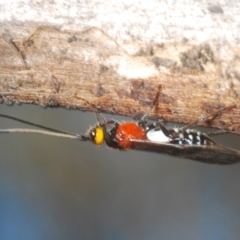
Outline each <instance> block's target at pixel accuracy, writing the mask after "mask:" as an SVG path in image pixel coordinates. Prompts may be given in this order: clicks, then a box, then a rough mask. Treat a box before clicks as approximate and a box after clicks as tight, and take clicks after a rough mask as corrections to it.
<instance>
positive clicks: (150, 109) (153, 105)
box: [139, 85, 162, 122]
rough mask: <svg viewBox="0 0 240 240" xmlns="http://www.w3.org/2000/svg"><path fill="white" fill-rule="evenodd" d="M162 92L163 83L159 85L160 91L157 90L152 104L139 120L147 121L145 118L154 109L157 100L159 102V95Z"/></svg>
mask: <svg viewBox="0 0 240 240" xmlns="http://www.w3.org/2000/svg"><path fill="white" fill-rule="evenodd" d="M161 92H162V85H159V86H158V91H157V94H156V97H155V98H154V100H153V102H152V104H151V106H150V107H149V108H148V110H147V111H146V113H145V114H144V115H143V116H142V118H141V119H140V120H139V122H143V121H145V119H146V118H147V116H148V115H149V113H150V112H151V111H152V109H153V108H154V107H155V106H157V102H158V98H159V95H160V93H161Z"/></svg>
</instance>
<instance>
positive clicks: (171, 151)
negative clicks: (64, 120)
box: [0, 87, 240, 164]
mask: <svg viewBox="0 0 240 240" xmlns="http://www.w3.org/2000/svg"><path fill="white" fill-rule="evenodd" d="M160 92H161V87H159V90H158V92H157V94H156V97H155V99H154V101H153V102H152V104H151V106H150V107H149V108H148V110H147V111H146V113H145V114H144V115H143V117H142V118H141V119H140V120H139V121H137V122H118V121H116V120H106V119H105V118H104V116H103V115H102V114H100V113H99V112H98V111H94V112H95V115H96V119H97V123H96V125H95V126H94V127H91V128H90V129H89V130H88V131H87V133H86V134H76V133H71V132H67V131H62V130H58V129H54V128H50V127H46V126H43V125H40V124H36V123H33V122H29V121H25V120H23V119H19V118H16V117H13V116H9V115H5V114H0V117H3V118H8V119H12V120H15V121H18V122H22V123H25V124H28V125H31V126H35V127H38V128H40V130H38V129H25V128H11V129H0V133H20V132H21V133H23V132H25V133H39V134H45V135H51V136H55V137H65V138H71V139H76V140H80V141H90V142H92V143H93V144H95V145H103V144H104V143H106V145H107V146H108V147H110V148H114V149H118V150H129V149H134V150H141V151H149V152H156V153H160V154H166V155H170V156H175V157H180V158H187V159H191V160H196V161H200V162H205V163H212V164H232V163H236V162H239V161H240V151H237V150H235V149H232V148H229V147H225V146H223V145H221V144H218V143H216V142H215V141H214V140H213V138H212V137H213V136H215V135H219V134H223V133H225V132H226V131H224V130H220V131H216V132H211V133H208V134H207V133H203V132H200V131H197V130H195V129H193V128H194V127H195V126H196V125H198V124H199V123H201V122H204V121H207V120H208V119H210V118H213V117H215V116H216V115H217V114H219V113H220V112H221V111H223V110H224V109H225V108H222V109H219V110H218V111H217V112H215V113H213V114H210V115H209V116H207V117H205V118H202V119H198V120H197V121H195V122H193V123H191V124H189V125H186V126H183V127H179V128H168V127H166V126H165V125H164V124H163V122H162V121H161V120H158V121H155V122H152V123H150V122H149V121H148V120H147V117H148V115H149V113H150V112H151V110H152V109H153V108H154V106H155V105H156V104H157V102H158V98H159V94H160ZM42 129H43V130H42Z"/></svg>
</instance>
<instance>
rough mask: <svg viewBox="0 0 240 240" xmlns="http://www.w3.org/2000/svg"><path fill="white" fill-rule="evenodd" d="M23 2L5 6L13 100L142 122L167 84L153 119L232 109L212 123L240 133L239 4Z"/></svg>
mask: <svg viewBox="0 0 240 240" xmlns="http://www.w3.org/2000/svg"><path fill="white" fill-rule="evenodd" d="M17 2H18V1H16V3H15V5H12V6H11V7H10V8H9V6H10V4H8V3H4V4H2V5H0V9H1V16H0V21H1V22H0V34H1V35H0V55H1V58H0V95H1V96H2V99H3V100H4V101H5V102H6V103H8V104H11V103H12V102H17V103H20V102H22V103H34V104H39V105H42V106H54V107H55V106H61V107H66V108H77V109H82V110H92V109H93V106H97V107H98V109H99V111H102V112H108V113H114V114H121V115H128V116H140V115H141V114H143V113H144V112H145V111H146V109H147V108H148V106H149V105H150V104H151V102H152V101H153V99H154V96H155V94H156V91H157V87H158V85H159V84H161V85H162V89H163V90H162V94H161V95H160V98H159V104H158V106H157V107H156V108H155V109H154V111H152V113H151V116H152V117H159V116H161V117H162V118H163V119H164V120H166V121H173V122H181V123H190V122H192V121H194V120H196V119H198V118H200V117H203V116H204V115H207V114H210V113H213V112H215V111H217V110H218V109H219V108H221V107H226V106H232V108H230V109H228V110H226V111H224V112H223V114H222V115H221V116H219V117H217V118H215V119H214V120H213V121H211V126H214V127H218V128H220V129H228V130H231V131H235V132H237V133H240V121H239V119H240V71H239V69H240V68H239V67H240V61H239V59H240V55H239V52H240V46H239V32H240V26H239V17H238V15H239V14H237V13H239V12H240V9H239V6H237V3H236V5H234V4H235V3H233V2H232V3H228V2H227V1H224V2H223V3H222V5H221V6H220V5H213V4H211V2H201V3H195V2H194V1H188V2H186V3H184V4H183V3H179V4H175V5H173V4H170V3H169V5H167V4H168V3H166V2H157V1H151V2H149V3H147V2H146V3H145V2H144V1H142V2H140V3H135V2H134V1H133V2H132V3H130V2H129V1H128V2H126V3H125V2H121V3H116V4H112V5H111V3H110V2H109V3H105V2H101V1H92V2H91V4H90V3H88V2H87V1H86V2H81V3H70V2H66V3H61V4H60V3H59V4H58V3H57V2H56V3H54V4H51V3H48V2H42V3H40V4H39V3H38V4H36V3H33V2H31V1H29V2H26V3H25V5H21V6H20V7H19V6H18V5H17ZM29 8H30V10H29ZM205 125H206V124H205Z"/></svg>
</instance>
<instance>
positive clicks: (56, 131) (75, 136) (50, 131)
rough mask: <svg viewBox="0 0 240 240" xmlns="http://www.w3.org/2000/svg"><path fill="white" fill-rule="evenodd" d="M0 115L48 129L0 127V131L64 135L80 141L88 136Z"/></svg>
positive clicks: (0, 115)
mask: <svg viewBox="0 0 240 240" xmlns="http://www.w3.org/2000/svg"><path fill="white" fill-rule="evenodd" d="M0 117H3V118H7V119H11V120H14V121H17V122H21V123H25V124H28V125H31V126H34V127H38V128H42V129H46V130H48V131H44V130H38V129H28V128H9V129H0V133H38V134H44V135H50V136H55V137H65V138H71V139H78V140H81V141H87V140H89V138H88V137H87V136H85V135H81V134H76V133H72V132H67V131H63V130H59V129H55V128H50V127H46V126H43V125H40V124H37V123H33V122H29V121H26V120H23V119H20V118H16V117H13V116H10V115H5V114H0Z"/></svg>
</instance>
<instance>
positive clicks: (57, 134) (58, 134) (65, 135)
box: [0, 128, 90, 141]
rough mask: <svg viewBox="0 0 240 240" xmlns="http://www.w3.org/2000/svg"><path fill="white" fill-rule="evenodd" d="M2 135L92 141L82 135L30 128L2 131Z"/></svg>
mask: <svg viewBox="0 0 240 240" xmlns="http://www.w3.org/2000/svg"><path fill="white" fill-rule="evenodd" d="M1 133H37V134H42V135H49V136H53V137H63V138H71V139H77V140H80V141H88V140H90V139H89V137H87V136H85V135H81V134H74V133H64V132H54V131H45V130H38V129H29V128H8V129H0V134H1Z"/></svg>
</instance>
